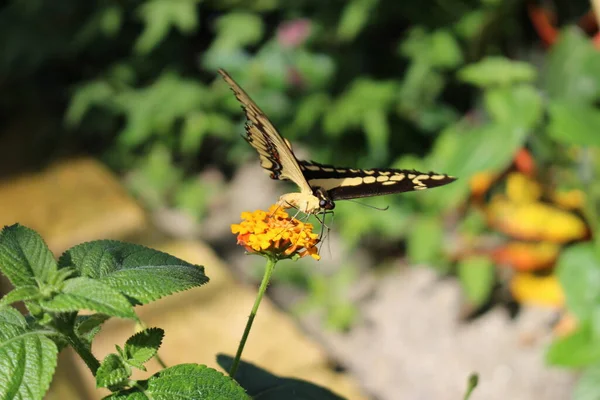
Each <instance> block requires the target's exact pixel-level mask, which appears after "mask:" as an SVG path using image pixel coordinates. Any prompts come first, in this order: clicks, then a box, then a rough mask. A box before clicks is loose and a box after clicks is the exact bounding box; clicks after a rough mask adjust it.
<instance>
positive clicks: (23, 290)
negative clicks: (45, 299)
mask: <svg viewBox="0 0 600 400" xmlns="http://www.w3.org/2000/svg"><path fill="white" fill-rule="evenodd" d="M40 296H41V293H40V288H39V287H37V286H33V285H27V286H20V287H18V288H16V289H13V290H11V291H10V292H8V293H7V294H5V295H4V296H3V297H2V299H0V306H5V305H9V304H12V303H16V302H17V301H27V300H33V299H37V298H39V297H40Z"/></svg>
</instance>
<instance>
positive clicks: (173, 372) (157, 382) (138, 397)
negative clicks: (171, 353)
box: [105, 364, 250, 400]
mask: <svg viewBox="0 0 600 400" xmlns="http://www.w3.org/2000/svg"><path fill="white" fill-rule="evenodd" d="M138 386H139V387H136V388H133V389H129V390H124V391H121V392H117V393H113V394H112V395H110V396H107V397H105V399H110V400H145V399H148V398H152V399H154V400H171V399H173V398H174V397H176V398H180V399H196V400H230V399H250V397H249V396H248V395H247V394H246V393H245V392H244V389H242V388H241V387H240V386H239V385H238V384H237V383H236V381H234V380H233V379H231V378H230V377H228V376H225V375H223V374H222V373H221V372H219V371H216V370H214V369H212V368H208V367H207V366H205V365H197V364H181V365H176V366H174V367H171V368H167V369H164V370H162V371H160V372H158V373H157V374H155V375H153V376H152V377H151V378H150V379H148V380H147V381H138ZM141 388H143V392H142V391H141Z"/></svg>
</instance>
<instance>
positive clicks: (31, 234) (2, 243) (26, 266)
mask: <svg viewBox="0 0 600 400" xmlns="http://www.w3.org/2000/svg"><path fill="white" fill-rule="evenodd" d="M0 271H2V273H3V274H4V275H6V276H7V277H8V279H9V280H10V281H11V283H12V284H13V286H15V287H19V286H24V285H39V284H43V283H46V282H47V280H48V277H49V276H52V275H53V274H54V273H55V272H56V260H54V256H53V255H52V252H51V251H50V249H48V246H47V245H46V243H45V242H44V239H42V237H41V236H40V235H39V234H38V233H37V232H35V231H34V230H32V229H29V228H26V227H24V226H22V225H19V224H15V225H11V226H6V227H4V229H2V232H1V233H0Z"/></svg>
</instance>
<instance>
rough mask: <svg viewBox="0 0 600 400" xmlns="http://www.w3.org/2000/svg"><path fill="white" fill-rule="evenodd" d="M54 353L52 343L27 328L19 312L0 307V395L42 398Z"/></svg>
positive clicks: (53, 368)
mask: <svg viewBox="0 0 600 400" xmlns="http://www.w3.org/2000/svg"><path fill="white" fill-rule="evenodd" d="M57 356H58V349H57V348H56V344H54V342H53V341H52V340H50V339H49V338H47V337H46V336H44V335H42V334H40V333H37V332H34V331H31V330H29V328H28V326H27V322H26V321H25V318H24V317H23V316H22V315H21V313H19V312H18V311H17V310H15V309H14V308H11V307H0V399H42V398H43V397H44V394H45V393H46V391H47V390H48V387H49V386H50V381H51V380H52V376H53V375H54V370H55V368H56V361H57Z"/></svg>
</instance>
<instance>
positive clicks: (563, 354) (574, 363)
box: [546, 320, 600, 367]
mask: <svg viewBox="0 0 600 400" xmlns="http://www.w3.org/2000/svg"><path fill="white" fill-rule="evenodd" d="M546 361H547V362H548V363H550V364H553V365H560V366H563V367H582V366H586V365H591V364H595V363H598V362H600V340H598V336H597V335H595V334H594V332H593V328H592V324H591V323H590V321H589V320H588V321H583V322H581V323H580V325H579V328H578V329H577V330H576V331H575V332H573V333H572V334H570V335H569V336H566V337H561V338H558V339H557V340H555V341H554V342H553V343H552V344H551V345H550V348H549V349H548V352H547V353H546Z"/></svg>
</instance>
